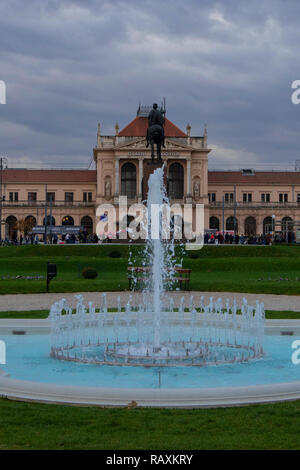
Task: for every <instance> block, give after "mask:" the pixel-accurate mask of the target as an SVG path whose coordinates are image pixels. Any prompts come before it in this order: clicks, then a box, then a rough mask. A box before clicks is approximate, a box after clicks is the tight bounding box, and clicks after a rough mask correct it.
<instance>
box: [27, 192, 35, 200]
mask: <svg viewBox="0 0 300 470" xmlns="http://www.w3.org/2000/svg"><path fill="white" fill-rule="evenodd" d="M28 202H36V193H35V192H29V193H28Z"/></svg>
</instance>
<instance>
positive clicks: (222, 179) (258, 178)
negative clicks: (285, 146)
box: [208, 171, 300, 185]
mask: <svg viewBox="0 0 300 470" xmlns="http://www.w3.org/2000/svg"><path fill="white" fill-rule="evenodd" d="M208 184H245V185H249V184H250V185H251V184H257V185H259V184H265V185H266V184H277V185H281V184H298V185H300V172H297V171H258V172H254V174H253V175H243V173H242V172H241V171H209V172H208Z"/></svg>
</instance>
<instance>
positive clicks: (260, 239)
mask: <svg viewBox="0 0 300 470" xmlns="http://www.w3.org/2000/svg"><path fill="white" fill-rule="evenodd" d="M123 241H124V240H123ZM295 241H296V240H295V234H294V232H289V233H288V234H287V235H286V234H285V233H283V232H279V233H276V234H275V235H274V236H273V235H272V234H270V233H268V234H261V235H238V234H235V235H234V233H224V235H223V233H222V232H215V233H210V232H206V233H205V235H204V244H205V245H211V244H214V245H270V244H273V243H275V244H278V243H295ZM111 242H118V239H115V238H110V237H102V238H100V237H98V235H97V234H96V233H92V234H89V233H88V232H87V231H86V230H83V231H79V232H78V233H76V234H75V233H71V234H69V233H67V234H63V235H57V234H53V235H50V234H49V235H48V236H47V243H49V244H53V245H56V244H79V243H95V244H98V243H111ZM40 243H45V240H44V235H38V234H33V233H31V234H27V235H22V234H20V235H19V237H17V236H15V237H11V238H5V239H4V240H2V245H38V244H40Z"/></svg>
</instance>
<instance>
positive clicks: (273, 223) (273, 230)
mask: <svg viewBox="0 0 300 470" xmlns="http://www.w3.org/2000/svg"><path fill="white" fill-rule="evenodd" d="M274 240H275V214H273V215H272V241H273V243H274Z"/></svg>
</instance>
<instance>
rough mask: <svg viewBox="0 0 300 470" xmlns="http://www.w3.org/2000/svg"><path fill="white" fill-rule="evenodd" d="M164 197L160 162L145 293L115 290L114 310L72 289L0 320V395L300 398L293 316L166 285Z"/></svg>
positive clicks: (181, 401) (67, 399) (178, 401)
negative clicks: (40, 308) (44, 309)
mask: <svg viewBox="0 0 300 470" xmlns="http://www.w3.org/2000/svg"><path fill="white" fill-rule="evenodd" d="M164 202H165V206H164V207H165V210H167V211H168V200H167V197H166V194H165V189H164V185H163V169H158V170H156V171H155V172H154V173H153V175H151V177H150V180H149V193H148V203H147V211H148V222H149V223H147V224H146V225H145V227H146V229H147V233H148V238H149V239H148V242H147V246H146V248H145V252H144V261H143V266H144V267H146V268H147V269H146V271H147V272H146V274H147V276H146V277H147V280H148V281H147V283H146V284H147V285H146V286H145V289H144V291H143V292H142V294H141V295H137V294H135V293H134V292H131V293H129V294H128V300H127V299H126V300H124V296H122V301H121V298H120V297H119V298H118V299H116V302H115V305H114V307H115V308H114V309H113V311H111V310H112V309H109V308H108V305H113V303H112V302H111V301H109V299H108V298H107V296H106V294H105V293H102V294H101V296H99V302H95V305H94V304H93V303H92V302H89V303H88V304H87V305H85V301H84V299H83V297H82V296H81V295H77V296H75V303H73V302H69V303H68V302H67V301H66V300H64V299H61V300H60V301H58V302H55V303H54V304H53V305H52V307H51V310H50V314H49V319H48V320H37V319H36V320H23V319H22V320H1V321H0V334H1V340H3V341H4V342H5V344H6V346H7V364H4V365H1V369H0V394H1V396H4V397H12V398H18V399H25V400H36V401H42V402H54V403H71V404H85V405H86V404H89V405H100V406H106V405H107V406H131V404H132V403H133V402H134V403H136V404H137V406H146V407H149V406H154V407H191V408H194V407H202V406H203V407H207V406H214V407H215V406H232V405H244V404H249V403H266V402H274V401H283V400H296V399H300V380H299V373H297V372H298V371H297V367H298V366H297V365H295V363H294V362H293V361H292V360H291V354H292V353H293V354H294V353H295V351H294V349H293V348H294V342H292V340H291V335H300V322H299V320H267V321H266V322H265V312H264V305H263V303H260V302H259V301H256V304H255V305H249V304H248V302H247V300H246V298H244V299H243V300H242V301H241V302H240V304H239V305H238V304H237V302H236V301H235V300H234V297H232V298H231V300H228V299H227V300H224V299H223V300H222V299H221V298H216V299H214V298H213V297H212V296H211V297H209V298H206V299H205V298H204V296H202V297H201V296H198V295H197V297H196V296H195V298H193V296H190V298H187V297H186V296H182V297H181V298H180V294H179V295H178V293H177V294H175V296H173V294H171V293H170V292H168V286H169V285H170V283H172V272H174V266H175V264H174V245H173V244H172V242H171V241H167V240H165V239H164V238H166V237H164V235H165V234H166V231H167V226H166V225H167V224H166V225H164V217H163V209H162V208H160V209H159V210H158V211H155V210H153V211H152V208H155V207H156V208H157V207H159V206H160V205H161V203H164ZM130 263H131V260H130ZM170 278H171V279H170ZM196 298H197V301H196ZM175 299H176V301H175ZM265 323H266V325H265ZM49 333H50V334H49ZM296 343H297V341H296ZM49 350H50V354H49Z"/></svg>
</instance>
